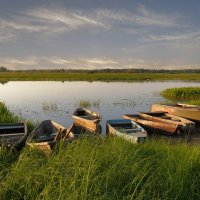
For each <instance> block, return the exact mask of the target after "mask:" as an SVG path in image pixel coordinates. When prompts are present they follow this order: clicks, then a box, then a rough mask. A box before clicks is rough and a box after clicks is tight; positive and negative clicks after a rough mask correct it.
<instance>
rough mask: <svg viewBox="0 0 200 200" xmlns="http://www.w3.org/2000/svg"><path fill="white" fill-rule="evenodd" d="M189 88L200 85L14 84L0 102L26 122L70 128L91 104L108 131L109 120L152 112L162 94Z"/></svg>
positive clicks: (3, 90)
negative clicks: (76, 113)
mask: <svg viewBox="0 0 200 200" xmlns="http://www.w3.org/2000/svg"><path fill="white" fill-rule="evenodd" d="M187 86H200V83H195V82H174V81H168V82H133V83H124V82H114V83H112V82H111V83H105V82H79V81H77V82H55V81H50V82H46V81H38V82H32V81H25V82H23V81H22V82H19V81H17V82H15V81H13V82H8V83H6V84H4V85H2V84H1V85H0V101H3V102H5V104H6V105H7V106H8V107H9V108H10V109H11V110H12V111H13V112H14V113H16V114H18V115H21V116H22V117H23V118H26V119H30V120H34V121H41V120H45V119H52V120H55V121H57V122H58V123H60V124H62V125H64V126H66V127H68V126H69V125H70V124H71V123H72V118H71V114H72V113H73V111H74V110H75V109H76V108H77V107H79V103H80V101H81V100H87V101H88V100H89V101H91V106H90V109H92V110H95V111H98V112H100V113H101V115H102V125H103V127H105V122H106V120H108V119H115V118H121V117H122V115H123V114H125V113H138V112H140V111H149V110H150V106H151V104H152V103H156V102H163V101H165V100H164V99H163V98H162V97H161V96H159V94H158V93H159V92H160V91H162V90H163V89H166V88H170V87H187ZM93 102H94V103H93ZM103 130H105V129H103Z"/></svg>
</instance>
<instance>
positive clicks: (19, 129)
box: [0, 123, 27, 150]
mask: <svg viewBox="0 0 200 200" xmlns="http://www.w3.org/2000/svg"><path fill="white" fill-rule="evenodd" d="M26 138H27V127H26V124H25V123H6V124H0V146H5V147H14V148H15V149H17V150H21V149H22V148H23V147H24V145H25V141H26Z"/></svg>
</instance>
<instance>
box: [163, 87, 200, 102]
mask: <svg viewBox="0 0 200 200" xmlns="http://www.w3.org/2000/svg"><path fill="white" fill-rule="evenodd" d="M161 95H162V96H163V97H164V98H166V99H168V100H173V101H182V102H186V103H191V104H197V105H200V101H199V99H200V87H182V88H168V89H166V90H164V91H162V92H161Z"/></svg>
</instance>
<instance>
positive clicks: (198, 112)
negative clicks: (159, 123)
mask: <svg viewBox="0 0 200 200" xmlns="http://www.w3.org/2000/svg"><path fill="white" fill-rule="evenodd" d="M151 111H152V112H155V111H163V112H167V113H169V114H172V115H176V116H179V117H184V118H186V119H190V120H192V121H195V122H198V123H200V106H194V105H188V104H169V105H166V104H153V105H152V106H151Z"/></svg>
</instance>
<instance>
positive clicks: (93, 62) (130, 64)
mask: <svg viewBox="0 0 200 200" xmlns="http://www.w3.org/2000/svg"><path fill="white" fill-rule="evenodd" d="M0 63H1V65H2V66H5V67H7V68H8V69H18V70H24V69H105V68H110V69H122V68H144V69H190V68H193V69H199V65H198V64H196V63H193V64H189V63H188V64H187V63H185V61H183V60H179V59H175V60H171V61H170V60H169V61H168V62H165V63H163V62H162V61H160V60H149V59H144V60H143V59H133V58H127V59H119V58H118V59H115V58H97V57H96V58H74V59H68V58H63V57H35V56H30V57H27V58H25V59H22V58H8V57H7V58H0ZM41 66H42V67H41Z"/></svg>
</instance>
